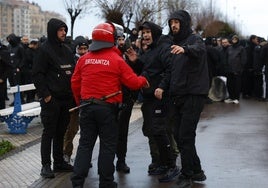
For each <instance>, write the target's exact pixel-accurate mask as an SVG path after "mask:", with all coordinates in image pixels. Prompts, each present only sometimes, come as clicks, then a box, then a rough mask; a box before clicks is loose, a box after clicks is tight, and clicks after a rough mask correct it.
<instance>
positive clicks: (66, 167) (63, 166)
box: [54, 161, 74, 172]
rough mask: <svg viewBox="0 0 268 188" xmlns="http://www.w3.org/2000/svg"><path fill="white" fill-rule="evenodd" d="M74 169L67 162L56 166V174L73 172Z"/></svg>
mask: <svg viewBox="0 0 268 188" xmlns="http://www.w3.org/2000/svg"><path fill="white" fill-rule="evenodd" d="M73 169H74V167H73V166H72V165H70V164H68V163H66V162H65V161H64V162H62V163H61V164H54V172H72V171H73Z"/></svg>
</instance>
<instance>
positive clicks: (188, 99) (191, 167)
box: [171, 95, 206, 177]
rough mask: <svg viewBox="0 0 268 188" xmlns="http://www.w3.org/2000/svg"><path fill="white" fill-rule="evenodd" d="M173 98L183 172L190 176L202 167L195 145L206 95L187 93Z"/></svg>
mask: <svg viewBox="0 0 268 188" xmlns="http://www.w3.org/2000/svg"><path fill="white" fill-rule="evenodd" d="M172 100H173V101H174V103H173V105H172V106H171V114H172V116H173V118H174V123H175V124H174V134H175V135H174V136H175V139H176V141H177V145H178V148H179V151H180V154H181V164H182V169H181V172H182V173H183V174H184V175H186V176H189V177H190V176H192V175H193V174H194V173H199V172H200V171H201V169H202V168H201V164H200V159H199V157H198V155H197V151H196V147H195V138H196V128H197V124H198V122H199V118H200V114H201V112H202V110H203V107H204V104H205V100H206V96H203V95H186V96H183V97H176V98H173V99H172Z"/></svg>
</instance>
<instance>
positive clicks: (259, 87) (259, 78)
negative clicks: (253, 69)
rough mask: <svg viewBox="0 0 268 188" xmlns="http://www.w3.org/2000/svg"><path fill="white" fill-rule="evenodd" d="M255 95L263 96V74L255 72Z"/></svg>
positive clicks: (257, 96)
mask: <svg viewBox="0 0 268 188" xmlns="http://www.w3.org/2000/svg"><path fill="white" fill-rule="evenodd" d="M253 93H254V97H256V98H262V97H263V74H262V73H259V74H257V73H256V74H255V75H254V91H253Z"/></svg>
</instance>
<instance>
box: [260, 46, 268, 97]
mask: <svg viewBox="0 0 268 188" xmlns="http://www.w3.org/2000/svg"><path fill="white" fill-rule="evenodd" d="M260 56H261V61H262V62H263V64H264V66H265V68H264V76H265V101H268V43H267V44H265V45H264V46H263V47H262V49H261V54H260Z"/></svg>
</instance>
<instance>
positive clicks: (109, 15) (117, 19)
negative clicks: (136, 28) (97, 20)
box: [94, 0, 129, 28]
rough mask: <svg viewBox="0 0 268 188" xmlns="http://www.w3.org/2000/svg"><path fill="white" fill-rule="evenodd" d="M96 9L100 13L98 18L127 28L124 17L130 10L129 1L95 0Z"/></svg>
mask: <svg viewBox="0 0 268 188" xmlns="http://www.w3.org/2000/svg"><path fill="white" fill-rule="evenodd" d="M94 4H95V8H98V9H99V10H100V11H98V13H97V14H96V15H97V16H99V17H101V18H104V19H105V20H106V21H110V22H114V23H116V24H119V25H121V26H123V27H124V28H126V26H125V24H124V19H123V16H124V14H125V13H126V12H127V10H128V6H129V5H128V4H129V1H122V0H113V1H107V0H94Z"/></svg>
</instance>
